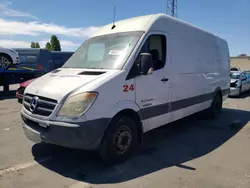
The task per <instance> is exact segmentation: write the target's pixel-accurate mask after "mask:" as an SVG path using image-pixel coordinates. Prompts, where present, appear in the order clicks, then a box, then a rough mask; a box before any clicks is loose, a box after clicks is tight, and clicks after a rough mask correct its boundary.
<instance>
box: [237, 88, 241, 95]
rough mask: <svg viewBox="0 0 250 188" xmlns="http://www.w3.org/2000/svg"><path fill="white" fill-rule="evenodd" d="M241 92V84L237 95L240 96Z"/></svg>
mask: <svg viewBox="0 0 250 188" xmlns="http://www.w3.org/2000/svg"><path fill="white" fill-rule="evenodd" d="M241 92H242V86H240V89H239V93H238V95H237V97H240V95H241Z"/></svg>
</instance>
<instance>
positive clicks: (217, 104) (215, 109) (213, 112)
mask: <svg viewBox="0 0 250 188" xmlns="http://www.w3.org/2000/svg"><path fill="white" fill-rule="evenodd" d="M221 109H222V96H221V95H220V94H219V93H217V94H216V96H215V97H214V99H213V101H212V103H211V106H210V108H209V109H208V115H209V117H210V118H216V117H218V115H219V114H220V112H221Z"/></svg>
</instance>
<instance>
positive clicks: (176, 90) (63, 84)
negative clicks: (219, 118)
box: [21, 14, 230, 160]
mask: <svg viewBox="0 0 250 188" xmlns="http://www.w3.org/2000/svg"><path fill="white" fill-rule="evenodd" d="M229 88H230V60H229V51H228V45H227V42H226V41H225V40H223V39H221V38H219V37H217V36H215V35H213V34H210V33H208V32H206V31H203V30H201V29H199V28H197V27H195V26H192V25H190V24H188V23H185V22H183V21H180V20H178V19H175V18H172V17H169V16H167V15H164V14H156V15H147V16H142V17H136V18H132V19H127V20H122V21H119V22H116V23H115V25H112V24H110V25H107V26H104V27H102V28H101V29H100V30H99V31H97V32H96V33H95V35H94V36H93V37H91V38H90V39H88V40H87V41H86V42H85V43H84V44H83V45H82V46H81V47H80V48H79V49H78V50H77V51H76V52H75V53H74V55H73V56H72V57H71V58H70V59H69V60H68V61H67V62H66V63H65V65H64V66H63V67H62V68H59V69H57V70H55V71H52V72H50V73H48V74H46V75H44V76H42V77H40V78H39V79H36V80H35V81H34V82H33V83H31V84H30V85H29V86H28V87H27V89H26V90H25V93H24V101H23V107H22V110H21V117H22V120H23V128H24V132H25V134H26V136H27V137H28V138H29V139H31V140H33V141H35V142H45V143H52V144H56V145H60V146H65V147H70V148H80V149H87V150H95V149H98V150H99V151H100V153H101V156H102V157H103V158H104V159H109V160H116V159H118V160H119V159H125V158H126V157H128V156H129V155H130V154H131V153H132V151H134V149H135V148H136V145H137V143H139V142H141V138H142V135H143V133H145V132H147V131H149V130H151V129H154V128H157V127H159V126H162V125H165V124H167V123H169V122H172V121H175V120H178V119H180V118H183V117H186V116H188V115H190V114H194V113H196V112H199V111H202V110H205V109H208V111H207V113H209V114H210V115H212V116H215V115H216V114H218V113H219V112H220V110H221V108H222V101H223V100H225V99H226V98H227V97H228V93H229Z"/></svg>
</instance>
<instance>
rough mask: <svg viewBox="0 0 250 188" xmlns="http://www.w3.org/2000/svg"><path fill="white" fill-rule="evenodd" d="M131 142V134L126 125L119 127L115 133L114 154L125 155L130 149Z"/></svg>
mask: <svg viewBox="0 0 250 188" xmlns="http://www.w3.org/2000/svg"><path fill="white" fill-rule="evenodd" d="M131 140H132V134H131V130H130V128H129V127H128V126H126V125H123V126H121V127H120V128H119V130H118V131H117V133H116V136H115V140H114V142H115V146H116V153H117V154H119V155H120V154H123V153H125V152H126V151H127V150H128V148H129V147H130V144H131Z"/></svg>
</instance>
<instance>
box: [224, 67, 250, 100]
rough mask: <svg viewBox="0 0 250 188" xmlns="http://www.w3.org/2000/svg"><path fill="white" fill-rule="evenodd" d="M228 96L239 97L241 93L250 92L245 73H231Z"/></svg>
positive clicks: (249, 83)
mask: <svg viewBox="0 0 250 188" xmlns="http://www.w3.org/2000/svg"><path fill="white" fill-rule="evenodd" d="M230 76H231V81H230V94H229V96H240V94H241V93H243V92H246V91H249V92H250V79H249V75H248V73H246V72H241V71H231V75H230Z"/></svg>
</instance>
